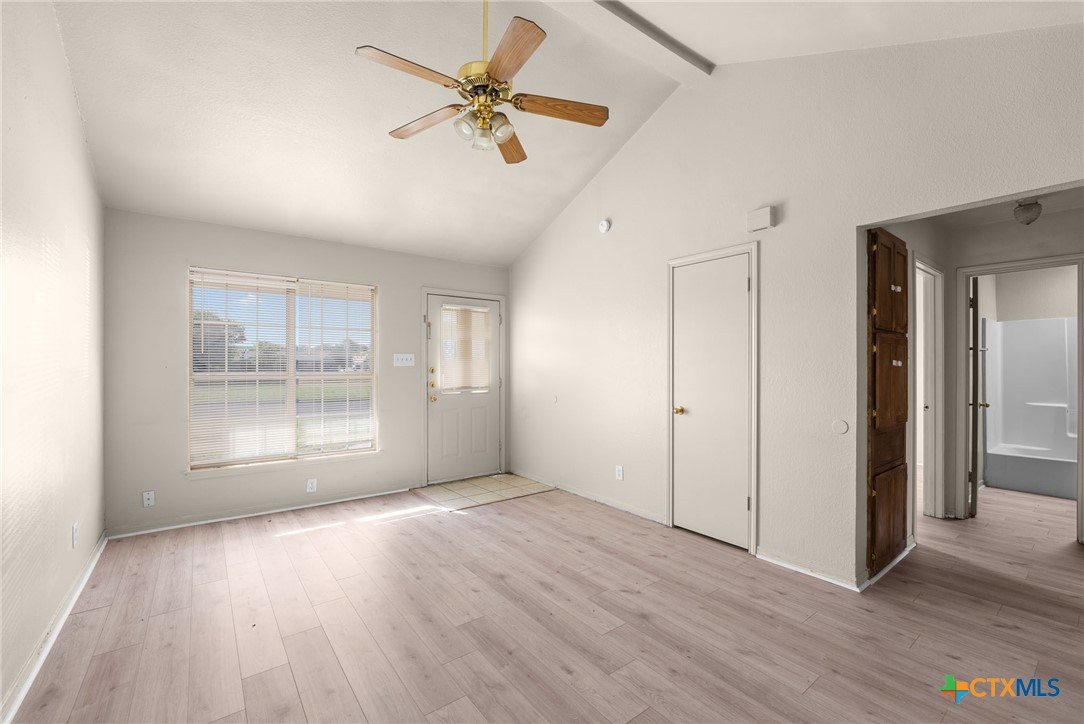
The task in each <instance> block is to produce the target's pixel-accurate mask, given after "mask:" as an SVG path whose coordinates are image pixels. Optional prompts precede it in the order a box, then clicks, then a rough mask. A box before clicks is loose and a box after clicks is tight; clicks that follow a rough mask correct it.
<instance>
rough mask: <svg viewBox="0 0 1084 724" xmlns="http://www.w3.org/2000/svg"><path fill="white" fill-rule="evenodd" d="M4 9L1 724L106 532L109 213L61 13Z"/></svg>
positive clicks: (43, 6) (42, 6) (44, 8)
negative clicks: (105, 218)
mask: <svg viewBox="0 0 1084 724" xmlns="http://www.w3.org/2000/svg"><path fill="white" fill-rule="evenodd" d="M2 13H3V22H2V24H3V253H2V256H0V258H2V266H3V315H2V317H3V322H2V324H3V335H2V337H3V344H2V357H0V359H2V362H0V366H2V372H0V376H2V379H3V385H2V387H3V393H2V401H3V405H2V407H3V426H2V429H3V433H2V450H3V476H2V477H3V482H2V485H0V490H2V506H0V507H2V511H0V520H2V525H0V529H2V540H3V554H2V560H3V563H2V566H0V568H2V571H3V576H2V581H0V588H2V591H3V593H2V598H0V601H2V604H0V610H2V612H3V617H2V633H0V652H2V656H0V659H2V661H0V701H2V704H0V717H4V716H6V713H7V712H8V710H9V708H10V707H11V705H12V699H13V696H14V694H15V693H16V692H17V690H18V689H19V687H20V686H21V684H22V683H23V682H24V681H25V679H26V677H27V674H28V673H29V671H28V667H29V666H30V665H31V664H32V662H33V659H34V658H35V656H36V654H37V651H38V649H39V647H40V645H41V643H42V642H43V640H44V638H45V637H46V635H47V634H48V633H49V630H50V627H51V626H52V624H53V623H54V622H55V618H56V616H57V614H58V613H60V611H61V609H62V608H63V607H64V606H65V604H66V603H67V601H68V599H69V597H70V595H71V593H72V592H73V588H74V586H75V585H76V584H77V582H78V581H79V579H80V578H81V576H82V574H83V573H84V571H85V570H86V567H87V565H88V564H89V562H90V558H91V554H92V553H93V551H94V548H95V545H96V544H97V542H98V538H99V537H100V535H101V532H102V420H101V414H102V366H101V361H102V360H101V357H102V320H101V315H102V306H101V304H102V286H101V256H102V233H101V205H100V203H99V201H98V196H97V194H96V192H95V190H94V177H93V169H92V168H91V165H90V162H89V158H88V155H87V151H86V148H85V145H84V140H83V128H82V122H81V121H80V118H79V111H78V109H77V108H76V103H75V97H74V94H73V91H72V83H71V78H70V77H69V75H68V67H67V61H66V59H65V56H64V49H63V47H62V46H61V40H60V34H59V32H58V31H57V24H56V15H55V14H54V11H53V6H52V5H51V4H47V3H32V4H30V3H28V4H24V3H14V4H13V3H4V4H3V9H2ZM77 522H78V523H79V542H78V544H77V545H76V546H74V547H73V546H72V538H71V527H72V524H73V523H77Z"/></svg>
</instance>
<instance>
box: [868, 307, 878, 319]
mask: <svg viewBox="0 0 1084 724" xmlns="http://www.w3.org/2000/svg"><path fill="white" fill-rule="evenodd" d="M869 316H871V317H876V316H877V307H872V308H871V309H870V310H869Z"/></svg>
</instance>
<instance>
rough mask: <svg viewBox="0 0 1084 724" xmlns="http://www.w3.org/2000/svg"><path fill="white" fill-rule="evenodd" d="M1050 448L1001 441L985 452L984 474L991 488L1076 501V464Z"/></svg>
mask: <svg viewBox="0 0 1084 724" xmlns="http://www.w3.org/2000/svg"><path fill="white" fill-rule="evenodd" d="M1052 452H1053V451H1052V450H1050V449H1048V448H1041V447H1031V446H1029V445H1011V444H1008V443H1001V444H999V445H995V446H993V447H991V448H990V449H989V450H987V451H986V465H985V469H984V470H985V472H984V475H983V477H984V478H985V483H986V485H988V486H990V487H991V488H1006V489H1008V490H1020V491H1022V492H1025V493H1037V494H1039V495H1053V496H1055V497H1058V498H1068V499H1069V500H1076V492H1077V487H1076V486H1077V468H1076V466H1077V463H1076V460H1073V459H1064V458H1059V457H1052V456H1051V453H1052Z"/></svg>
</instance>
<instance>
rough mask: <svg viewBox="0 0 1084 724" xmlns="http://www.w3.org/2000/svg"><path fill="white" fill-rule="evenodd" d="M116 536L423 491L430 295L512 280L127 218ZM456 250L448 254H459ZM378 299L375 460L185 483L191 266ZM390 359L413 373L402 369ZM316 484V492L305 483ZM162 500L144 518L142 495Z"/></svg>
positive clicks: (115, 410) (267, 467)
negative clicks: (353, 287)
mask: <svg viewBox="0 0 1084 724" xmlns="http://www.w3.org/2000/svg"><path fill="white" fill-rule="evenodd" d="M105 237H106V259H105V262H106V263H105V280H106V295H105V324H106V344H105V362H106V375H105V390H106V404H105V473H106V527H107V528H108V530H109V531H110V532H120V531H131V530H139V529H145V528H151V527H155V526H162V525H169V524H175V523H181V522H188V521H197V520H206V519H208V518H214V517H222V516H228V515H237V514H242V513H248V512H255V511H260V510H271V509H274V508H282V507H287V506H296V505H305V504H309V503H318V502H320V501H322V500H333V499H337V498H344V497H349V496H356V495H365V494H371V493H379V492H385V491H389V490H396V489H401V488H406V487H412V486H417V485H420V484H421V483H422V482H423V475H424V473H423V470H424V467H423V466H424V463H425V450H424V447H423V438H422V429H423V417H424V413H425V408H424V399H425V392H424V390H425V375H424V373H425V368H424V364H425V349H424V348H423V346H422V339H423V337H422V315H423V314H424V308H423V304H422V287H425V286H428V287H439V288H444V289H453V290H463V291H472V292H489V293H493V294H503V293H505V292H507V289H508V272H507V270H506V269H503V268H496V267H484V266H476V265H471V264H460V263H455V262H448V261H440V260H436V259H427V258H423V257H417V256H409V255H406V254H395V253H391V252H385V251H377V250H373V249H366V248H362V247H358V246H351V245H347V244H336V243H331V242H324V241H316V240H312V239H302V238H298V237H291V236H281V235H277V234H270V233H265V232H260V231H251V230H246V229H237V228H232V227H226V226H217V225H213V224H202V223H197V222H192V221H181V220H177V219H166V218H161V217H156V216H146V215H141V214H133V213H128V212H123V211H114V210H112V209H107V210H106V215H105ZM449 243H451V242H449ZM189 266H202V267H210V268H217V269H229V270H236V271H249V272H262V273H267V274H280V275H284V276H299V277H305V278H309V279H324V280H331V281H345V282H357V283H366V284H375V285H377V287H378V295H379V296H378V302H377V304H378V318H377V329H378V332H377V335H378V336H377V341H376V344H377V350H378V351H377V355H378V357H377V365H378V371H377V390H376V395H377V398H376V399H377V402H376V413H377V420H378V424H379V441H378V442H379V446H380V451H379V452H377V453H370V454H362V455H354V456H346V457H339V458H327V459H324V460H311V461H306V462H302V461H292V462H280V463H267V464H263V465H252V466H248V467H244V468H231V469H222V470H215V471H201V472H193V473H187V472H186V469H187V462H188V461H187V454H188V437H187V436H188V407H187V405H188V367H187V355H188V338H189V331H188V321H189V312H188V267H189ZM393 352H407V353H413V354H414V355H415V356H416V357H415V358H416V360H417V364H416V366H415V367H392V365H391V356H392V353H393ZM312 477H315V478H317V479H318V480H319V492H318V493H317V494H306V493H305V481H306V480H307V479H308V478H312ZM151 489H153V490H155V491H156V493H157V495H156V498H157V500H156V505H155V506H154V507H153V508H143V507H142V502H141V500H140V493H141V491H143V490H151Z"/></svg>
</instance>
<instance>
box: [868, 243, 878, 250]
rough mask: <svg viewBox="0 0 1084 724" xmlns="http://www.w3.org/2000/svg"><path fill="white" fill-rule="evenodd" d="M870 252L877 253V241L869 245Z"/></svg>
mask: <svg viewBox="0 0 1084 724" xmlns="http://www.w3.org/2000/svg"><path fill="white" fill-rule="evenodd" d="M869 250H870V251H877V242H876V241H875V242H873V243H872V244H870V245H869Z"/></svg>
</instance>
